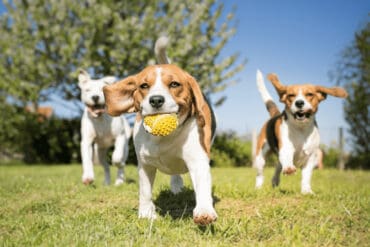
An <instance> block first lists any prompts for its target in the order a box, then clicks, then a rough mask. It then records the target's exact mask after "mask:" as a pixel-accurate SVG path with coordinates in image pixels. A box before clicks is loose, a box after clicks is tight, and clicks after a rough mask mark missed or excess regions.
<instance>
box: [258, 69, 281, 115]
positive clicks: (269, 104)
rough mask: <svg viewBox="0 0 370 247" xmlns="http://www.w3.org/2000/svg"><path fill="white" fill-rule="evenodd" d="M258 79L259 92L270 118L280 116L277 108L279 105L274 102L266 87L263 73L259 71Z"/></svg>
mask: <svg viewBox="0 0 370 247" xmlns="http://www.w3.org/2000/svg"><path fill="white" fill-rule="evenodd" d="M256 79H257V88H258V91H259V92H260V94H261V97H262V100H263V102H264V103H265V105H266V109H267V111H268V112H269V114H270V116H271V117H273V116H276V115H278V114H280V111H279V108H278V107H277V105H276V104H275V102H274V101H273V99H272V97H271V95H270V94H269V92H268V91H267V88H266V86H265V82H264V80H263V75H262V73H261V71H259V70H257V75H256Z"/></svg>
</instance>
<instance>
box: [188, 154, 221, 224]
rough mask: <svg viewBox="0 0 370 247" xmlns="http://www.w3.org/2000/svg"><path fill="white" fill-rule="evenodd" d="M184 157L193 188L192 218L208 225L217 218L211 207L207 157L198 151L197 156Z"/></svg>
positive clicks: (209, 173)
mask: <svg viewBox="0 0 370 247" xmlns="http://www.w3.org/2000/svg"><path fill="white" fill-rule="evenodd" d="M203 155H204V156H203ZM202 156H203V157H202ZM186 158H187V159H188V160H186V163H187V164H188V169H189V173H190V177H191V180H192V182H193V187H194V190H195V200H196V206H195V208H194V211H193V220H194V222H195V223H196V224H199V225H208V224H210V223H212V222H214V221H215V220H216V219H217V213H216V211H215V209H214V208H213V199H212V191H211V190H212V188H211V187H212V181H211V180H212V178H211V171H210V167H209V159H208V157H207V156H206V154H205V153H204V154H201V155H200V154H199V153H198V156H197V157H193V158H191V157H186Z"/></svg>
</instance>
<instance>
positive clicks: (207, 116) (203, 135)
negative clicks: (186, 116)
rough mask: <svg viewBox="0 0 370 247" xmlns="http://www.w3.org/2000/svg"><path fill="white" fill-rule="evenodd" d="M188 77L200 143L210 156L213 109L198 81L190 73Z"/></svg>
mask: <svg viewBox="0 0 370 247" xmlns="http://www.w3.org/2000/svg"><path fill="white" fill-rule="evenodd" d="M187 79H188V82H189V85H190V88H191V94H192V99H193V111H194V114H195V117H196V119H197V124H198V127H199V137H200V143H201V144H202V146H203V148H204V150H205V151H206V153H207V154H208V157H209V156H210V154H211V143H212V118H211V114H212V113H211V109H210V108H209V105H208V103H207V101H206V99H205V98H204V97H205V96H204V95H203V93H202V90H201V89H200V86H199V84H198V82H197V81H196V80H195V79H194V77H192V76H191V75H189V74H188V75H187Z"/></svg>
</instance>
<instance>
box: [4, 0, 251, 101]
mask: <svg viewBox="0 0 370 247" xmlns="http://www.w3.org/2000/svg"><path fill="white" fill-rule="evenodd" d="M5 6H6V8H7V12H6V13H4V14H3V15H2V16H1V18H0V25H1V30H0V36H1V41H0V67H1V68H2V69H0V95H1V96H2V97H9V96H11V97H12V98H13V99H14V101H15V102H17V103H19V104H20V105H25V104H27V103H30V102H31V103H33V104H34V106H35V107H37V104H38V103H40V102H43V101H46V100H51V98H50V95H53V94H59V95H61V96H62V97H63V98H64V99H67V100H73V99H78V96H79V93H78V92H79V90H78V88H77V86H76V70H77V69H78V68H80V67H82V68H86V69H89V70H90V71H91V72H92V73H93V74H94V75H95V76H102V75H116V76H117V77H119V78H122V77H125V76H127V75H129V74H133V73H137V72H138V71H139V70H141V69H142V68H144V67H145V66H146V65H148V63H150V62H151V61H153V60H154V53H153V46H154V42H155V40H156V39H157V38H158V37H159V35H160V34H167V35H169V37H170V44H169V50H168V53H169V55H170V57H171V59H172V61H173V62H174V63H176V64H178V65H179V66H181V67H182V68H184V69H185V70H187V71H188V72H189V73H190V74H192V75H193V76H194V77H195V78H197V79H198V81H199V83H200V84H201V87H202V88H203V89H204V90H205V92H206V94H211V93H214V92H219V91H222V90H224V89H225V87H226V86H227V85H229V84H230V83H232V81H230V80H231V78H232V77H233V76H234V75H235V74H236V73H237V72H239V71H240V70H241V69H242V68H243V67H244V64H245V63H244V62H241V63H238V64H237V60H238V54H237V53H235V54H233V55H231V56H229V57H225V58H221V57H220V52H221V50H222V48H223V47H224V45H225V44H226V43H227V41H228V39H229V38H230V37H231V36H232V35H233V34H234V33H235V27H234V26H232V21H233V13H230V14H228V15H226V17H225V18H224V20H220V19H221V17H223V15H222V14H223V5H222V4H216V1H215V0H201V1H199V0H192V1H186V2H185V1H172V0H140V1H118V0H105V1H95V0H85V1H74V0H48V1H46V0H36V1H31V0H14V1H8V2H6V3H5ZM221 21H223V22H221Z"/></svg>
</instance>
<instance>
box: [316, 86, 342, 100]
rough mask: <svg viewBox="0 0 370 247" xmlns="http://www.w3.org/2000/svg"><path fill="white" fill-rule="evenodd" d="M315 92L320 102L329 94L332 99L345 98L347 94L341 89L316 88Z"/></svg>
mask: <svg viewBox="0 0 370 247" xmlns="http://www.w3.org/2000/svg"><path fill="white" fill-rule="evenodd" d="M316 91H317V92H318V93H319V100H320V101H322V100H324V99H326V96H327V95H328V94H329V95H331V96H334V97H339V98H347V96H348V94H347V92H346V90H344V89H343V88H341V87H330V88H328V87H323V86H316Z"/></svg>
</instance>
